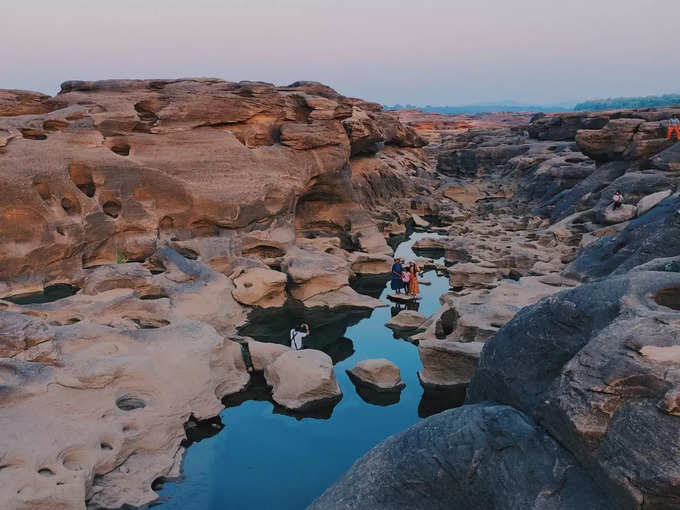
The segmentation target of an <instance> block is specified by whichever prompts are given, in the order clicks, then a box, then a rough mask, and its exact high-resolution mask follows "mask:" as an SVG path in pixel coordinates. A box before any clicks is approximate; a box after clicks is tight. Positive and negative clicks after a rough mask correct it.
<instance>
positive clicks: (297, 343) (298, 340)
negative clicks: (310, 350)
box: [290, 322, 309, 351]
mask: <svg viewBox="0 0 680 510" xmlns="http://www.w3.org/2000/svg"><path fill="white" fill-rule="evenodd" d="M306 336H309V324H305V323H304V322H303V323H302V324H300V325H299V326H296V327H294V328H293V329H291V330H290V348H291V349H295V350H296V351H299V350H300V349H302V339H303V338H305V337H306Z"/></svg>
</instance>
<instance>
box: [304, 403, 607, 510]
mask: <svg viewBox="0 0 680 510" xmlns="http://www.w3.org/2000/svg"><path fill="white" fill-rule="evenodd" d="M308 508H309V510H340V509H342V510H360V509H366V508H370V509H372V510H394V509H398V508H409V509H413V510H440V509H441V510H445V509H447V510H448V509H451V508H461V509H463V508H465V509H485V510H509V509H512V510H520V509H521V510H527V509H531V510H539V509H540V510H574V509H577V508H582V509H586V508H587V509H591V508H592V509H598V510H613V509H614V508H616V506H614V505H612V504H611V503H610V501H609V500H608V499H607V497H606V496H605V495H604V493H603V491H602V490H601V489H600V487H598V485H597V484H596V483H595V482H594V481H593V480H592V479H591V478H590V476H589V474H588V473H587V472H586V471H585V470H584V469H583V467H581V466H580V465H579V464H578V462H577V461H576V460H575V459H574V457H572V456H571V455H570V454H569V453H568V452H566V451H565V450H564V449H563V448H562V447H561V446H560V445H559V443H557V442H556V441H555V440H553V439H552V438H550V436H548V435H547V434H546V433H545V432H543V430H542V429H541V428H540V427H539V426H537V425H536V423H535V422H534V421H533V420H532V419H531V418H529V417H528V416H526V415H524V414H523V413H521V412H520V411H517V410H516V409H513V408H512V407H507V406H502V405H497V404H477V405H471V406H465V407H462V408H459V409H453V410H449V411H445V412H443V413H440V414H438V415H435V416H433V417H431V418H429V419H427V420H423V421H421V422H419V423H418V424H416V425H414V426H413V427H411V428H409V429H407V430H406V431H404V432H401V433H400V434H397V435H395V436H392V437H390V438H388V439H386V440H385V441H383V442H382V443H380V444H379V445H378V446H376V447H375V448H373V449H372V450H371V451H370V452H368V453H367V454H366V455H365V456H364V457H362V458H361V459H359V460H358V461H357V462H355V463H354V465H353V466H352V467H351V468H350V470H349V471H347V472H346V473H345V474H344V475H343V476H342V477H341V478H340V479H339V480H338V481H337V482H335V483H334V484H333V485H332V486H331V487H330V488H328V489H327V490H326V492H324V493H323V494H322V495H321V496H320V497H319V498H318V499H317V500H316V501H315V502H314V503H312V504H311V505H310V506H309V507H308Z"/></svg>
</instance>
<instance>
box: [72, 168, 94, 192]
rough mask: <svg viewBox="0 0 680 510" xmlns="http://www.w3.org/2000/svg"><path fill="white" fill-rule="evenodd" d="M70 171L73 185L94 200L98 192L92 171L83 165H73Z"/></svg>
mask: <svg viewBox="0 0 680 510" xmlns="http://www.w3.org/2000/svg"><path fill="white" fill-rule="evenodd" d="M68 171H69V175H70V176H71V180H72V181H73V184H75V185H76V187H77V188H78V189H79V190H80V191H82V192H83V193H84V194H85V195H86V196H88V197H90V198H92V197H93V196H94V194H95V192H96V190H97V188H96V186H95V184H94V180H93V179H92V171H91V170H90V169H89V168H88V167H87V166H86V165H84V164H81V163H72V164H71V165H70V166H69V169H68Z"/></svg>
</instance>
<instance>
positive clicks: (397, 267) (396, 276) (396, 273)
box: [390, 257, 404, 294]
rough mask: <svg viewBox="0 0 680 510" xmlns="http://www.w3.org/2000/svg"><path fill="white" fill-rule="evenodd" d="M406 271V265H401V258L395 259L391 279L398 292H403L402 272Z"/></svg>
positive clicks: (391, 283)
mask: <svg viewBox="0 0 680 510" xmlns="http://www.w3.org/2000/svg"><path fill="white" fill-rule="evenodd" d="M403 271H404V267H403V266H402V265H401V259H400V258H398V257H397V258H396V259H394V264H393V265H392V275H391V281H390V287H392V290H393V291H395V292H396V293H397V294H401V289H403V288H404V282H403V281H402V280H401V274H402V273H403Z"/></svg>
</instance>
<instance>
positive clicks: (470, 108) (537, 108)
mask: <svg viewBox="0 0 680 510" xmlns="http://www.w3.org/2000/svg"><path fill="white" fill-rule="evenodd" d="M572 104H573V103H572ZM383 108H384V109H385V110H420V111H423V112H427V113H444V114H446V113H449V114H455V113H491V112H545V113H549V112H568V111H571V108H570V107H568V106H566V105H559V106H558V105H552V106H546V105H523V104H518V103H514V102H512V103H500V104H493V103H481V104H471V105H463V106H432V105H426V106H415V105H412V104H406V105H402V104H395V105H392V106H390V105H383Z"/></svg>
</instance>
